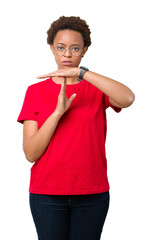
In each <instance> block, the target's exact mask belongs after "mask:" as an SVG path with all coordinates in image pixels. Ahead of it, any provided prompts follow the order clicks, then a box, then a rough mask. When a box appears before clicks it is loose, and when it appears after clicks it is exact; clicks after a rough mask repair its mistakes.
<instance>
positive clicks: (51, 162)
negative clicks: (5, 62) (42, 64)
mask: <svg viewBox="0 0 152 240" xmlns="http://www.w3.org/2000/svg"><path fill="white" fill-rule="evenodd" d="M60 88H61V84H57V83H55V82H54V81H53V80H52V78H49V79H46V80H43V81H41V82H38V83H35V84H32V85H30V86H28V88H27V91H26V94H25V98H24V102H23V105H22V109H21V112H20V114H19V116H18V119H17V121H18V122H20V123H23V121H24V120H35V121H37V122H38V128H40V127H41V126H42V125H43V123H44V122H45V121H46V119H47V118H48V117H49V116H50V115H51V114H52V113H53V112H54V110H55V108H56V105H57V99H58V95H59V92H60ZM73 93H77V95H76V97H75V99H74V100H73V102H72V103H71V105H70V107H69V108H68V110H67V111H66V112H65V113H64V114H63V115H62V117H61V118H60V120H59V122H58V125H57V127H56V129H55V131H54V133H53V136H52V138H51V140H50V142H49V145H48V147H47V149H46V151H45V152H44V154H43V155H42V157H41V158H40V159H38V160H37V161H36V162H34V164H33V165H32V167H31V178H30V186H29V192H31V193H37V194H50V195H80V194H95V193H101V192H105V191H108V190H109V188H110V187H109V182H108V178H107V159H106V154H105V140H106V132H107V122H106V111H105V110H106V109H107V108H108V107H109V106H110V107H112V108H113V109H114V110H115V111H116V112H120V111H121V108H117V107H114V106H112V105H111V104H110V102H109V97H108V96H107V95H105V94H104V93H103V92H102V91H100V90H99V89H98V88H96V87H95V86H94V85H92V84H90V83H89V82H87V81H86V80H85V79H83V80H82V81H81V82H79V83H77V84H70V85H67V86H66V96H67V98H69V97H70V96H71V95H72V94H73Z"/></svg>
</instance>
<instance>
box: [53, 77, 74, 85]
mask: <svg viewBox="0 0 152 240" xmlns="http://www.w3.org/2000/svg"><path fill="white" fill-rule="evenodd" d="M52 79H53V81H54V82H56V83H62V82H63V79H64V78H63V77H52ZM65 79H66V84H75V83H78V81H77V77H66V78H65Z"/></svg>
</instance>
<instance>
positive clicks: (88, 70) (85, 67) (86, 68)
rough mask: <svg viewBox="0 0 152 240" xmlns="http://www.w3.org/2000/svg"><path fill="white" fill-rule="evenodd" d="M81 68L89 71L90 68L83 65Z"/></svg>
mask: <svg viewBox="0 0 152 240" xmlns="http://www.w3.org/2000/svg"><path fill="white" fill-rule="evenodd" d="M80 68H81V69H84V70H86V71H89V69H88V68H86V67H83V66H81V67H80Z"/></svg>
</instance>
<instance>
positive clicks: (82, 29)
mask: <svg viewBox="0 0 152 240" xmlns="http://www.w3.org/2000/svg"><path fill="white" fill-rule="evenodd" d="M64 29H69V30H74V31H77V32H79V33H81V34H82V37H83V41H84V47H86V46H87V47H89V46H90V45H91V38H90V33H91V31H90V29H89V26H88V25H87V23H86V21H85V20H83V19H81V18H80V17H74V16H71V17H65V16H62V17H60V18H59V19H57V20H56V21H54V22H53V23H52V24H51V26H50V28H49V29H48V31H47V35H48V36H47V43H48V44H49V45H50V44H52V45H53V41H54V38H55V35H56V34H57V32H58V31H59V30H64Z"/></svg>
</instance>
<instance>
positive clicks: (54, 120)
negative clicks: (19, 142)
mask: <svg viewBox="0 0 152 240" xmlns="http://www.w3.org/2000/svg"><path fill="white" fill-rule="evenodd" d="M60 117H61V115H60V114H59V113H57V112H53V113H52V114H51V115H50V116H49V117H48V118H47V120H46V121H45V122H44V124H43V125H42V126H41V128H40V129H38V125H37V122H36V121H31V120H24V127H23V150H24V153H25V156H26V159H27V160H28V161H29V162H31V163H33V162H35V161H36V160H38V159H39V158H40V157H41V156H42V155H43V153H44V152H45V151H46V148H47V146H48V144H49V142H50V140H51V138H52V136H53V133H54V131H55V129H56V127H57V124H58V121H59V119H60Z"/></svg>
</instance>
